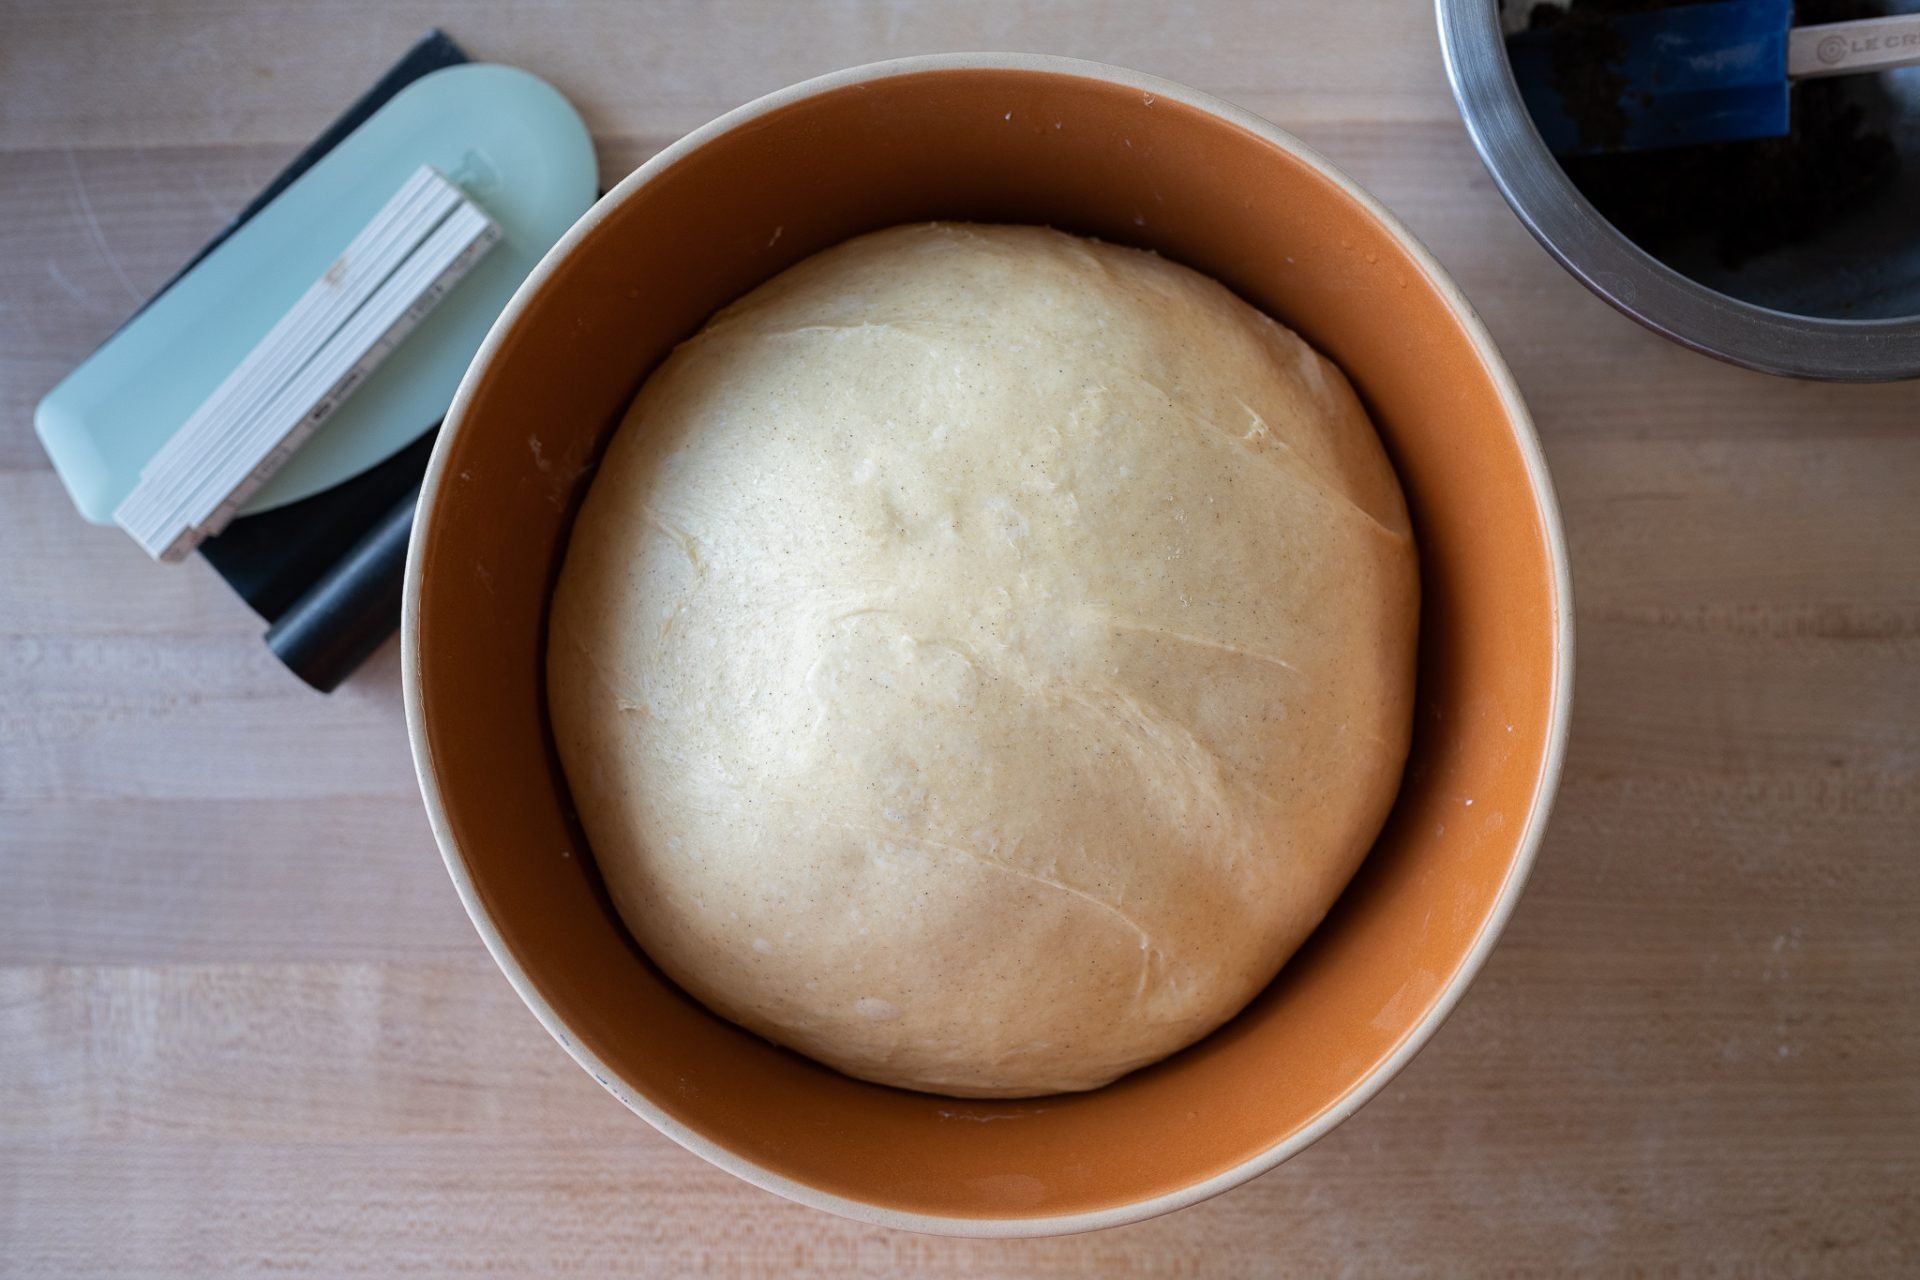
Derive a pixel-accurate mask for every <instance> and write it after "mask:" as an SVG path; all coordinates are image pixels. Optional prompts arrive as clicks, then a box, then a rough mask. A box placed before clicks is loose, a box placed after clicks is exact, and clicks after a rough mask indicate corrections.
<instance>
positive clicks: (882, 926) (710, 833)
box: [548, 225, 1418, 1097]
mask: <svg viewBox="0 0 1920 1280" xmlns="http://www.w3.org/2000/svg"><path fill="white" fill-rule="evenodd" d="M1417 596H1418V583H1417V578H1416V568H1415V557H1414V548H1413V544H1412V541H1411V539H1410V536H1409V528H1408V522H1407V514H1406V508H1405V505H1404V503H1403V502H1402V499H1401V496H1400V490H1399V488H1398V485H1397V484H1396V482H1395V479H1394V476H1393V473H1392V471H1391V469H1390V467H1389V466H1388V463H1387V459H1386V457H1385V455H1384V453H1383V452H1382V449H1381V446H1380V442H1379V440H1378V439H1377V438H1376V437H1375V435H1374V432H1373V428H1372V426H1371V424H1370V423H1369V422H1368V421H1367V418H1366V416H1365V414H1364V412H1363V411H1362V409H1361V407H1360V405H1359V402H1358V401H1357V400H1356V399H1355V397H1354V395H1353V392H1352V391H1351V390H1350V389H1349V388H1348V385H1347V382H1346V380H1345V379H1344V378H1343V377H1342V376H1341V375H1340V373H1339V372H1338V371H1337V370H1336V369H1335V368H1334V367H1333V366H1332V365H1330V364H1329V363H1328V362H1327V361H1325V360H1323V359H1322V358H1321V357H1320V356H1319V355H1317V354H1316V353H1315V352H1314V351H1312V350H1311V349H1310V348H1309V347H1308V346H1307V345H1306V344H1305V343H1303V342H1302V341H1301V340H1300V339H1299V338H1297V337H1295V336H1294V335H1293V334H1292V333H1291V332H1289V331H1288V330H1286V329H1284V328H1282V327H1281V326H1279V325H1278V324H1275V323H1274V322H1273V321H1272V320H1270V319H1268V318H1267V317H1265V316H1263V315H1261V314H1260V313H1258V312H1257V311H1255V310H1254V309H1252V308H1251V307H1249V306H1247V305H1246V304H1245V303H1243V302H1241V301H1240V300H1238V299H1237V298H1235V297H1234V296H1233V295H1232V294H1230V293H1229V292H1227V290H1225V289H1224V288H1222V287H1221V286H1220V285H1218V284H1216V283H1215V282H1213V281H1211V280H1209V279H1206V278H1205V277H1202V276H1200V275H1197V274H1195V273H1194V272H1192V271H1190V270H1188V269H1186V268H1184V267H1179V266H1175V265H1173V264H1172V263H1169V262H1166V261H1164V260H1162V259H1160V258H1158V257H1154V256H1152V255H1150V254H1146V253H1142V252H1139V251H1136V250H1131V249H1120V248H1115V247H1112V246H1109V245H1104V244H1099V243H1095V242H1091V241H1086V240H1081V239H1077V238H1075V237H1072V236H1067V235H1064V234H1061V233H1058V232H1054V231H1046V230H1040V229H1037V228H1027V227H986V226H957V225H931V226H910V227H899V228H895V229H893V230H890V231H884V232H880V233H878V234H874V235H869V236H864V237H861V238H860V239H857V240H854V241H851V242H849V243H847V244H844V245H841V246H840V247H838V248H835V249H832V250H829V251H828V252H825V253H822V254H819V255H818V256H816V257H813V258H811V259H809V260H807V261H806V262H803V263H801V264H800V265H799V266H797V267H795V268H793V269H792V270H790V271H788V272H786V273H785V274H783V275H781V276H780V277H778V278H777V279H775V280H773V281H772V282H770V283H768V284H767V285H765V286H764V287H762V288H760V289H758V290H756V291H754V292H753V293H752V294H749V295H748V296H747V297H746V298H744V299H742V300H741V301H740V302H737V303H735V304H734V305H733V306H731V307H729V308H727V309H726V310H725V311H723V312H721V313H720V315H719V316H718V317H716V318H715V319H714V320H713V322H712V323H710V324H709V325H708V326H707V327H706V329H705V330H703V331H702V332H701V333H700V334H699V335H698V336H697V337H695V338H694V339H692V340H691V341H689V342H687V343H686V344H685V345H683V346H681V347H680V348H679V349H678V350H677V351H675V352H674V353H673V355H672V357H671V358H670V359H669V360H667V362H666V363H665V364H664V365H662V366H661V368H660V370H659V371H658V372H657V373H655V374H654V375H653V377H652V378H651V379H649V380H648V382H647V384H646V386H645V387H644V388H643V389H642V390H641V392H640V394H639V397H638V398H637V399H636V400H635V401H634V404H633V408H632V410H631V412H630V413H629V414H628V415H627V419H626V422H625V424H624V425H623V426H622V427H621V429H620V431H619V433H618V434H617V435H616V436H615V438H614V440H613V443H612V446H611V448H610V449H609V450H608V453H607V456H606V460H605V462H604V463H603V464H602V466H601V468H600V472H599V475H598V478H597V479H596V480H595V481H594V484H593V488H592V491H591V493H590V494H589V496H588V498H587V501H586V505H585V507H584V509H583V510H582V511H581V514H580V519H579V524H578V526H577V528H576V529H575V532H574V534H573V540H572V544H571V547H570V549H569V551H568V553H567V560H566V565H565V569H564V572H563V573H562V575H561V578H560V584H559V588H558V590H557V592H556V594H555V597H554V605H553V620H552V633H551V641H552V642H551V646H550V656H549V660H548V679H549V689H550V698H551V705H552V717H553V726H554V732H555V735H556V738H557V740H558V744H559V749H560V755H561V758H562V760H563V761H564V763H565V767H566V771H567V777H568V780H569V782H570V783H571V786H572V790H573V796H574V799H575V802H576V803H577V805H578V808H579V812H580V817H581V820H582V822H583V823H584V824H585V827H586V831H587V834H588V837H589V839H590V840H591V843H592V846H593V851H594V856H595V858H596V860H597V862H598V864H599V867H600V870H601V873H602V874H603V876H604V877H605V879H606V883H607V887H608V889H609V890H610V891H611V893H612V895H613V900H614V902H615V903H616V904H617V906H618V907H619V910H620V913H621V915H622V916H623V917H624V918H625V920H626V922H627V924H628V926H629V927H630V928H631V929H632V930H633V933H634V935H635V936H636V937H637V938H638V939H639V941H640V943H641V944H642V945H643V946H644V947H645V948H646V950H647V952H648V954H649V955H651V956H652V957H653V959H654V960H655V961H656V962H657V963H658V964H659V965H660V967H661V968H662V969H664V970H665V971H666V972H667V973H668V974H669V975H670V976H671V977H672V978H673V979H674V980H675V981H677V982H678V983H680V985H681V986H683V987H684V988H685V989H686V990H687V991H689V992H691V993H692V994H693V995H694V996H696V997H698V998H699V999H700V1000H702V1001H704V1002H705V1003H706V1004H707V1005H708V1006H709V1007H711V1008H713V1009H715V1010H716V1011H718V1012H720V1013H721V1014H724V1015H725V1016H726V1017H728V1018H731V1019H733V1020H734V1021H736V1022H738V1023H741V1024H742V1025H744V1026H746V1027H749V1028H751V1029H752V1030H754V1031H757V1032H759V1033H761V1034H762V1035H765V1036H767V1037H768V1038H770V1039H772V1040H775V1041H778V1042H780V1043H782V1044H786V1045H790V1046H792V1047H793V1048H795V1049H798V1050H800V1051H802V1052H804V1053H807V1054H810V1055H812V1056H813V1057H815V1058H817V1059H819V1060H820V1061H822V1062H825V1063H829V1064H831V1065H832V1066H835V1067H838V1068H840V1069H841V1070H843V1071H846V1072H848V1073H849V1074H852V1075H855V1076H860V1077H863V1078H865V1079H868V1080H876V1081H881V1082H883V1083H887V1084H895V1085H903V1086H906V1087H909V1088H915V1089H927V1090H934V1091H939V1092H944V1093H953V1094H964V1095H978V1096H1008V1097H1013V1096H1021V1095H1027V1094H1040V1093H1048V1092H1053V1091H1056V1090H1068V1089H1086V1088H1091V1087H1093V1086H1095V1085H1099V1084H1102V1083H1104V1082H1106V1081H1108V1080H1111V1079H1113V1078H1114V1077H1115V1076H1117V1075H1120V1074H1121V1073H1123V1072H1126V1071H1129V1070H1131V1069H1133V1068H1135V1067H1139V1066H1142V1065H1144V1064H1146V1063H1149V1062H1152V1061H1154V1060H1155V1059H1157V1058H1160V1057H1162V1056H1164V1055H1166V1054H1168V1053H1171V1052H1172V1051H1174V1050H1176V1049H1179V1048H1180V1047H1182V1046H1183V1045H1186V1044H1188V1043H1190V1042H1191V1041H1193V1040H1195V1039H1197V1038H1199V1037H1200V1036H1202V1035H1204V1034H1206V1033H1207V1032H1208V1031H1210V1030H1212V1029H1213V1028H1214V1027H1216V1026H1218V1025H1219V1024H1220V1023H1221V1022H1223V1021H1225V1020H1226V1019H1227V1018H1229V1017H1231V1016H1232V1015H1233V1014H1234V1013H1235V1012H1236V1011H1237V1010H1238V1009H1239V1008H1240V1007H1241V1006H1242V1005H1243V1004H1245V1003H1246V1002H1247V1000H1248V999H1249V998H1251V997H1252V996H1253V995H1254V994H1255V993H1256V992H1258V991H1259V990H1260V989H1261V987H1262V986H1264V985H1265V984H1266V983H1267V981H1268V980H1269V979H1271V978H1272V977H1273V975H1274V973H1275V971H1276V970H1277V969H1279V967H1280V965H1281V964H1282V963H1283V962H1284V961H1285V960H1286V959H1287V957H1288V956H1289V955H1290V954H1291V953H1292V952H1293V950H1294V949H1295V948H1296V947H1297V946H1298V945H1299V944H1300V942H1301V940H1302V939H1304V938H1305V937H1306V936H1307V934H1308V932H1309V931H1311V930H1312V929H1313V927H1314V926H1315V924H1317V923H1318V922H1319V920H1320V919H1321V917H1322V916H1323V915H1324V914H1325V913H1326V911H1327V908H1328V907H1329V906H1330V905H1331V904H1332V902H1333V900H1334V898H1335V897H1336V896H1337V895H1338V894H1339V892H1340V890H1341V888H1342V887H1343V886H1344V885H1345V884H1346V882H1347V879H1348V878H1349V877H1350V876H1351V875H1352V873H1353V871H1354V869H1355V867H1356V866H1357V865H1358V864H1359V862H1360V860H1361V858H1362V856H1363V855H1364V854H1365V852H1366V850H1367V847H1368V845H1369V844H1370V843H1371V842H1372V840H1373V837H1374V835H1375V834H1376V832H1377V831H1378V829H1379V827H1380V824H1381V821H1382V819H1383V818H1384V816H1385V814H1386V812H1387V808H1388V806H1389V804H1390V803H1391V801H1392V799H1393V795H1394V791H1395V788H1396V786H1397V783H1398V779H1399V775H1400V768H1401V764H1402V762H1403V760H1404V757H1405V755H1406V750H1407V741H1408V734H1409V730H1410V720H1411V705H1412V702H1411V700H1412V693H1413V671H1414V645H1415V629H1416V615H1417V612H1418V600H1417Z"/></svg>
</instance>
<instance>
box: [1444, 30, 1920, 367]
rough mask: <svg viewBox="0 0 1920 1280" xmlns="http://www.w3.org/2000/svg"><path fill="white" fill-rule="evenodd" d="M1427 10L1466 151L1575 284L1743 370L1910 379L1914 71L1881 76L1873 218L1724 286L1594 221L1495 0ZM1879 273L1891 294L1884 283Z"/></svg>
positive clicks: (1917, 271)
mask: <svg viewBox="0 0 1920 1280" xmlns="http://www.w3.org/2000/svg"><path fill="white" fill-rule="evenodd" d="M1436 4H1437V6H1438V10H1439V20H1440V46H1441V49H1442V51H1443V53H1444V54H1445V56H1446V61H1447V78H1448V79H1449V81H1451V82H1452V85H1453V96H1454V99H1455V101H1457V102H1458V103H1459V104H1460V114H1461V115H1462V116H1463V117H1464V118H1465V120H1466V124H1467V132H1468V133H1469V134H1471V135H1472V137H1473V145H1474V147H1475V148H1476V149H1478V151H1479V152H1480V158H1481V160H1483V161H1484V162H1485V163H1486V166H1487V171H1488V172H1489V173H1491V174H1492V175H1493V181H1494V183H1495V185H1497V186H1498V187H1499V188H1500V193H1501V194H1502V195H1504V196H1505V197H1506V199H1507V203H1508V204H1510V205H1512V206H1513V211H1514V212H1515V213H1516V214H1518V215H1519V216H1520V221H1521V222H1523V223H1525V224H1526V227H1527V230H1529V231H1531V232H1532V233H1533V235H1534V238H1535V239H1537V240H1539V241H1540V243H1541V244H1542V245H1544V246H1546V249H1547V251H1548V252H1549V253H1551V254H1552V255H1553V256H1554V257H1555V258H1558V259H1559V260H1560V263H1561V265H1562V266H1564V267H1566V269H1567V270H1568V271H1570V272H1572V273H1573V275H1574V276H1575V277H1576V278H1577V279H1579V280H1580V281H1581V283H1583V284H1585V285H1586V286H1587V287H1588V288H1589V289H1592V290H1593V291H1594V292H1595V293H1597V294H1599V295H1600V296H1601V297H1602V298H1605V299H1606V300H1607V301H1608V302H1610V303H1612V304H1613V305H1614V306H1615V307H1617V308H1619V309H1620V310H1621V311H1623V312H1625V313H1626V314H1627V315H1629V316H1632V317H1633V318H1634V319H1635V320H1638V321H1639V322H1640V323H1642V324H1644V325H1646V326H1647V327H1648V328H1649V329H1652V330H1654V331H1655V332H1656V333H1662V334H1665V335H1666V336H1667V337H1669V338H1671V339H1673V340H1674V341H1675V342H1678V343H1680V344H1681V345H1683V346H1687V347H1691V348H1693V349H1694V350H1696V351H1701V352H1705V353H1706V354H1707V355H1710V356H1715V357H1718V358H1719V359H1722V360H1726V361H1729V362H1731V363H1733V364H1738V365H1744V366H1746V367H1747V368H1749V369H1759V370H1762V371H1764V372H1766V373H1777V374H1782V375H1785V376H1787V377H1794V378H1817V379H1825V380H1831V381H1846V382H1880V381H1889V380H1892V379H1896V378H1915V377H1920V147H1916V145H1915V144H1916V142H1920V68H1912V69H1909V70H1906V71H1900V72H1893V73H1889V75H1888V80H1889V82H1890V83H1892V84H1894V85H1895V89H1894V91H1893V92H1892V93H1891V94H1890V95H1888V100H1889V101H1890V102H1892V103H1893V104H1894V105H1893V109H1892V111H1893V118H1892V119H1891V120H1890V121H1889V122H1888V123H1889V124H1890V125H1891V127H1892V128H1893V131H1894V134H1895V137H1896V145H1897V146H1898V147H1900V149H1901V152H1902V160H1903V162H1904V163H1903V166H1902V176H1901V178H1900V181H1899V185H1898V187H1897V189H1896V190H1895V191H1894V192H1893V193H1892V195H1891V196H1890V197H1889V199H1888V201H1886V202H1885V203H1886V205H1887V207H1886V208H1885V209H1884V210H1883V211H1882V212H1881V214H1880V215H1879V216H1876V217H1872V218H1868V219H1867V220H1866V221H1865V222H1864V223H1863V224H1862V225H1858V226H1849V227H1848V228H1845V229H1844V235H1845V237H1846V239H1845V243H1844V245H1835V244H1820V243H1814V244H1811V245H1807V246H1801V247H1798V248H1796V249H1795V250H1794V251H1792V252H1790V253H1787V254H1785V255H1783V256H1781V257H1780V258H1778V259H1777V260H1775V261H1771V262H1766V263H1756V264H1754V267H1755V269H1750V270H1749V269H1743V273H1742V275H1741V276H1740V278H1738V279H1735V278H1733V277H1732V275H1731V273H1726V272H1718V273H1717V274H1716V273H1715V270H1714V268H1713V267H1712V266H1711V265H1710V264H1704V263H1702V264H1694V263H1684V264H1682V265H1685V266H1687V267H1688V271H1689V273H1688V274H1683V273H1682V271H1680V270H1676V269H1675V267H1674V266H1671V265H1668V264H1667V263H1664V262H1661V261H1659V260H1657V259H1655V258H1654V257H1652V256H1651V255H1649V254H1648V253H1647V252H1646V251H1644V250H1642V249H1641V248H1640V247H1639V246H1637V245H1635V244H1634V243H1633V242H1632V241H1631V240H1629V239H1627V238H1626V237H1625V236H1624V235H1622V234H1621V233H1620V232H1619V231H1617V230H1615V229H1614V228H1613V226H1612V225H1611V224H1610V223H1608V222H1607V221H1606V220H1605V219H1604V218H1602V217H1601V216H1600V214H1599V213H1598V212H1597V211H1596V210H1595V209H1594V207H1593V206H1592V205H1591V204H1589V203H1588V202H1587V200H1586V198H1585V197H1583V196H1582V195H1581V194H1580V192H1579V190H1578V189H1577V188H1576V187H1575V186H1574V185H1573V183H1572V181H1571V180H1569V179H1568V177H1567V175H1566V174H1565V172H1563V171H1562V170H1561V168H1560V165H1559V163H1558V162H1557V161H1555V159H1554V158H1553V155H1552V153H1551V152H1549V151H1548V150H1547V148H1546V145H1545V144H1544V143H1542V142H1541V141H1540V135H1539V133H1538V132H1536V131H1535V129H1534V127H1533V121H1532V119H1531V118H1530V117H1529V116H1528V115H1527V109H1526V106H1525V105H1524V104H1523V103H1522V102H1521V100H1520V92H1519V90H1518V88H1516V87H1515V85H1514V82H1513V72H1512V69H1511V68H1510V67H1509V66H1508V64H1507V54H1506V44H1505V40H1504V35H1503V32H1502V28H1501V19H1500V4H1499V0H1436ZM1894 7H1895V8H1907V7H1909V6H1908V5H1905V4H1901V5H1896V6H1894ZM1881 268H1884V269H1881ZM1890 274H1891V275H1892V276H1894V277H1896V278H1898V279H1899V280H1900V281H1901V282H1902V283H1901V284H1900V285H1899V286H1898V287H1895V288H1888V287H1887V285H1886V281H1887V279H1888V277H1889V275H1890ZM1696 277H1699V278H1696ZM1703 281H1710V283H1707V282H1703ZM1909 281H1910V282H1911V285H1912V287H1911V288H1908V287H1907V282H1909ZM1729 290H1733V291H1736V292H1740V293H1744V294H1746V295H1747V296H1746V297H1744V298H1743V297H1736V296H1734V293H1733V292H1729ZM1756 297H1757V298H1759V299H1761V300H1762V301H1755V300H1754V299H1755V298H1756ZM1763 302H1764V303H1765V304H1766V305H1763ZM1834 311H1844V312H1850V313H1851V314H1854V315H1864V316H1871V317H1872V318H1843V317H1841V316H1836V315H1834V314H1833V312H1834Z"/></svg>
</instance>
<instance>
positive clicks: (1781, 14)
mask: <svg viewBox="0 0 1920 1280" xmlns="http://www.w3.org/2000/svg"><path fill="white" fill-rule="evenodd" d="M1792 24H1793V3H1792V0H1721V2H1720V3H1717V4H1697V5H1688V6H1685V7H1683V8H1678V9H1660V10H1655V11H1653V12H1649V13H1635V14H1627V15H1623V16H1620V17H1607V18H1592V17H1587V16H1582V15H1578V14H1575V15H1573V16H1570V17H1568V18H1566V19H1564V20H1562V21H1560V22H1557V23H1554V24H1552V25H1551V26H1545V27H1536V28H1534V29H1532V30H1528V31H1524V32H1521V33H1520V34H1518V35H1516V36H1514V37H1513V38H1511V39H1510V40H1508V41H1507V52H1508V56H1509V58H1510V60H1511V61H1512V63H1513V76H1514V79H1515V80H1516V81H1517V82H1518V83H1519V86H1520V96H1521V97H1522V98H1523V99H1525V101H1526V104H1527V110H1528V111H1529V112H1530V113H1531V114H1532V116H1533V122H1534V125H1535V127H1536V128H1538V129H1539V131H1540V137H1541V139H1542V140H1543V141H1545V142H1546V144H1547V146H1548V148H1549V149H1550V150H1552V151H1553V152H1554V153H1555V154H1556V155H1565V156H1578V155H1598V154H1602V153H1606V152H1614V151H1646V150H1650V149H1653V148H1656V147H1683V146H1693V145H1696V144H1699V143H1707V142H1732V141H1736V140H1739V139H1744V138H1777V137H1781V136H1783V135H1784V134H1785V133H1786V132H1787V131H1788V127H1789V121H1790V118H1791V117H1790V114H1789V109H1788V108H1789V102H1788V90H1789V86H1788V83H1787V31H1788V28H1789V27H1791V26H1792Z"/></svg>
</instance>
